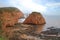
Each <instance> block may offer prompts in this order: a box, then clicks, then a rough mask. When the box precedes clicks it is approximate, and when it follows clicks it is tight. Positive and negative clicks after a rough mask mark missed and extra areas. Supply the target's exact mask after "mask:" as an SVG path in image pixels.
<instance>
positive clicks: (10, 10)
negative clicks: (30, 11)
mask: <svg viewBox="0 0 60 40" xmlns="http://www.w3.org/2000/svg"><path fill="white" fill-rule="evenodd" d="M22 16H23V13H22V12H21V11H20V10H19V9H17V8H15V7H3V8H0V24H1V26H2V28H3V29H4V30H5V27H6V26H13V25H14V24H15V23H17V22H18V19H19V18H21V17H22Z"/></svg>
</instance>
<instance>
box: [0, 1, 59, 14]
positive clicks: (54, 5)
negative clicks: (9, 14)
mask: <svg viewBox="0 0 60 40" xmlns="http://www.w3.org/2000/svg"><path fill="white" fill-rule="evenodd" d="M8 6H9V7H11V6H12V7H17V8H19V9H20V10H21V11H23V12H24V13H30V12H32V11H38V12H41V13H42V14H45V15H60V0H0V7H8Z"/></svg>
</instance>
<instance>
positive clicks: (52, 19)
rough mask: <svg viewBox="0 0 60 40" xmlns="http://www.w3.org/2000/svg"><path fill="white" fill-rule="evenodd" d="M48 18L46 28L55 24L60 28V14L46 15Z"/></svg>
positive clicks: (46, 18)
mask: <svg viewBox="0 0 60 40" xmlns="http://www.w3.org/2000/svg"><path fill="white" fill-rule="evenodd" d="M44 17H45V20H46V25H45V26H44V30H46V28H48V27H51V26H54V27H56V28H60V16H55V15H54V16H47V15H46V16H44Z"/></svg>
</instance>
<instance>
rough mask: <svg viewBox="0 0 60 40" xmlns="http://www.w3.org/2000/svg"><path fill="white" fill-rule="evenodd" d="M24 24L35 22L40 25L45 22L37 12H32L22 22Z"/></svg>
mask: <svg viewBox="0 0 60 40" xmlns="http://www.w3.org/2000/svg"><path fill="white" fill-rule="evenodd" d="M23 23H25V24H36V25H42V24H45V23H46V22H45V19H44V17H43V16H42V15H41V13H39V12H32V13H31V14H30V15H29V16H28V17H27V18H26V19H25V21H24V22H23Z"/></svg>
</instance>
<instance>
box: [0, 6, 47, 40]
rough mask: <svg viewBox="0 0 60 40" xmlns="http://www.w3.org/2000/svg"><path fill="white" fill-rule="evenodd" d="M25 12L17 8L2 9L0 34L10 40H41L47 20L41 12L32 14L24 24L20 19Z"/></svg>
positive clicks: (0, 12)
mask: <svg viewBox="0 0 60 40" xmlns="http://www.w3.org/2000/svg"><path fill="white" fill-rule="evenodd" d="M22 17H24V14H23V12H21V11H20V10H19V9H17V8H15V7H4V8H0V30H2V31H3V32H0V33H1V34H2V36H4V37H6V38H7V39H8V40H41V39H40V37H39V35H40V32H41V31H42V29H43V27H44V25H45V23H46V22H45V19H44V17H43V16H42V15H41V13H39V12H32V13H31V14H30V15H29V16H28V17H27V18H26V19H25V21H24V22H23V23H18V19H20V18H22Z"/></svg>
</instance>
